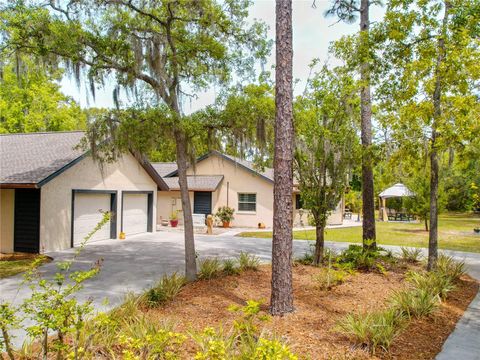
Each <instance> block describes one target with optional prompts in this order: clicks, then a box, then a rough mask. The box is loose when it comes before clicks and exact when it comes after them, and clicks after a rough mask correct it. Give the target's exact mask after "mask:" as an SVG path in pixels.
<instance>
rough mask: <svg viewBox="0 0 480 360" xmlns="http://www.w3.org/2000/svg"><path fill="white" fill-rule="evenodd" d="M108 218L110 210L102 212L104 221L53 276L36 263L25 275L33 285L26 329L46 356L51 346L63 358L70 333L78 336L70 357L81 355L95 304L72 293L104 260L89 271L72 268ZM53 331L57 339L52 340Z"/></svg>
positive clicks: (27, 304) (26, 305)
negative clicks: (85, 328) (42, 272)
mask: <svg viewBox="0 0 480 360" xmlns="http://www.w3.org/2000/svg"><path fill="white" fill-rule="evenodd" d="M109 219H110V213H108V212H105V213H103V217H102V220H101V221H100V222H99V223H98V224H97V225H96V226H95V228H94V229H93V230H92V231H91V232H90V233H89V234H88V235H87V236H86V237H85V238H84V239H83V241H82V243H81V245H80V247H79V248H77V249H76V250H75V253H74V256H73V258H72V259H71V260H67V261H62V262H59V263H58V264H57V268H58V272H57V273H56V274H55V276H54V277H53V278H52V279H45V278H42V276H41V275H40V273H39V271H38V268H37V267H35V266H34V267H32V269H31V270H29V271H27V273H26V274H25V275H24V279H25V280H24V283H25V284H27V285H28V286H29V287H30V289H31V290H32V295H31V296H30V298H28V299H26V300H25V301H24V302H23V303H22V305H21V306H20V310H22V311H23V312H24V314H25V316H26V318H28V319H30V320H31V321H32V322H33V325H31V326H27V327H26V328H25V330H26V332H27V334H28V335H29V336H30V337H31V338H33V339H34V340H35V341H37V342H38V343H40V344H41V348H42V358H43V359H47V358H48V354H49V351H50V347H51V348H52V349H53V350H54V351H55V353H56V358H57V359H63V358H64V357H65V356H64V353H65V352H66V351H68V350H69V345H68V344H67V342H66V337H67V336H69V335H70V336H73V337H74V339H76V340H74V344H73V351H72V353H70V354H69V356H71V357H73V358H74V359H78V358H79V349H78V339H79V333H80V331H81V329H82V328H83V326H84V320H85V318H86V317H87V316H88V315H89V314H91V313H92V312H93V306H92V304H91V303H92V300H91V299H89V300H87V301H86V302H84V303H81V302H79V301H78V300H77V299H76V298H75V297H74V296H73V295H74V294H75V293H77V292H78V291H79V290H81V289H82V287H83V283H84V282H85V281H87V280H89V279H91V278H92V277H94V276H95V275H97V274H98V272H99V271H100V267H101V261H96V262H95V263H94V264H93V265H92V267H91V268H90V269H88V270H77V271H72V265H73V263H74V261H75V259H76V258H77V257H78V256H79V255H80V253H81V252H82V250H83V248H84V247H85V245H86V244H87V242H88V241H89V240H90V239H91V238H92V236H93V235H94V234H95V233H96V232H97V231H98V230H100V229H101V228H102V226H104V225H105V224H106V223H107V222H108V221H109ZM52 334H53V335H56V338H55V339H54V340H53V341H51V342H50V341H49V337H50V336H51V335H52Z"/></svg>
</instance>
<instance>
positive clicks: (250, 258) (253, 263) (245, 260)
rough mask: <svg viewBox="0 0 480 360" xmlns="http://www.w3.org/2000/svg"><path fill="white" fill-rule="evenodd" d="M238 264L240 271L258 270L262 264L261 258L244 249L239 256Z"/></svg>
mask: <svg viewBox="0 0 480 360" xmlns="http://www.w3.org/2000/svg"><path fill="white" fill-rule="evenodd" d="M238 265H239V267H240V271H245V270H257V269H258V267H259V266H260V258H259V257H258V256H255V255H252V254H249V253H246V252H243V251H242V252H241V253H240V255H239V256H238Z"/></svg>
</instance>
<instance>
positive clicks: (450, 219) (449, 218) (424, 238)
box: [239, 214, 480, 252]
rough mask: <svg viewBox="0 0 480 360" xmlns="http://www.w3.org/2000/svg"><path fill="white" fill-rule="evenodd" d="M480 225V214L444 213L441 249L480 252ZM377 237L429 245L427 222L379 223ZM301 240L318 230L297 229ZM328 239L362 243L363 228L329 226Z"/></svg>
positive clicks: (311, 237) (261, 235)
mask: <svg viewBox="0 0 480 360" xmlns="http://www.w3.org/2000/svg"><path fill="white" fill-rule="evenodd" d="M479 226H480V216H478V215H473V214H443V215H440V218H439V231H438V238H439V247H440V248H441V249H449V250H458V251H468V252H480V236H478V235H475V234H474V232H473V228H475V227H479ZM376 229H377V239H378V242H379V243H380V244H382V245H399V246H408V247H423V248H426V247H428V232H427V231H425V228H424V225H423V223H394V222H377V223H376ZM239 236H241V237H256V238H268V239H270V238H271V237H272V233H271V232H258V231H253V232H243V233H241V234H239ZM293 237H294V238H295V239H297V240H315V230H298V231H294V232H293ZM325 240H327V241H334V242H351V243H360V242H361V241H362V227H361V226H358V227H351V228H338V229H327V230H326V231H325Z"/></svg>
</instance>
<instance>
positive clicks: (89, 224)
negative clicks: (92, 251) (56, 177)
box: [73, 193, 110, 246]
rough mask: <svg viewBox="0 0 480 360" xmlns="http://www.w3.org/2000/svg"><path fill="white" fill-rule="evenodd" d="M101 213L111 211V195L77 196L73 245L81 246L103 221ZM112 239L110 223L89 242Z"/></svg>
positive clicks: (86, 194) (82, 194) (81, 194)
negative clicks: (86, 237)
mask: <svg viewBox="0 0 480 360" xmlns="http://www.w3.org/2000/svg"><path fill="white" fill-rule="evenodd" d="M101 211H110V194H88V193H85V194H84V193H80V194H75V207H74V220H73V245H74V246H78V245H80V244H81V243H82V242H83V240H84V238H85V236H87V235H88V234H89V233H90V232H91V231H92V230H93V229H94V228H95V226H97V224H98V223H99V222H100V221H101V220H102V218H103V214H102V213H101ZM105 239H110V222H108V223H106V224H105V225H104V226H102V228H101V229H100V230H98V231H97V232H96V233H95V234H94V235H93V237H92V238H91V239H90V240H88V242H89V243H90V242H93V241H99V240H105Z"/></svg>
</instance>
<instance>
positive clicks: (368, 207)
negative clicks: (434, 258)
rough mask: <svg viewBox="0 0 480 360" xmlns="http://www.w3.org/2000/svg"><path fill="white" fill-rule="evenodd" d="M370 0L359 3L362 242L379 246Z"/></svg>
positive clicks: (365, 244)
mask: <svg viewBox="0 0 480 360" xmlns="http://www.w3.org/2000/svg"><path fill="white" fill-rule="evenodd" d="M369 28H370V20H369V0H361V5H360V41H361V46H360V47H361V50H360V52H361V56H362V62H361V64H360V78H361V83H362V87H361V92H360V106H361V138H362V199H363V205H362V207H363V246H364V248H367V247H369V248H375V247H376V242H375V240H376V234H375V195H374V187H373V166H372V154H371V147H372V100H371V95H370V63H369V55H368V50H369V47H370V45H369V41H370V40H369Z"/></svg>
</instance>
